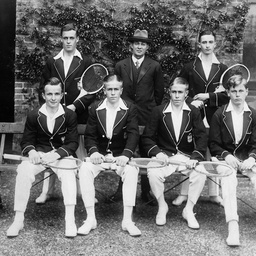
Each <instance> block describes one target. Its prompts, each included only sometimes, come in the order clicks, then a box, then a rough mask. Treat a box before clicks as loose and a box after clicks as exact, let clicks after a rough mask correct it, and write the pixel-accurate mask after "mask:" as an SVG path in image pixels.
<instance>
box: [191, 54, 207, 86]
mask: <svg viewBox="0 0 256 256" xmlns="http://www.w3.org/2000/svg"><path fill="white" fill-rule="evenodd" d="M193 66H194V68H193V69H194V72H195V73H196V74H197V75H198V76H199V77H200V79H202V80H203V82H204V83H205V84H206V83H207V80H206V77H205V74H204V69H203V65H202V62H201V60H200V59H199V58H198V57H197V58H196V59H195V61H194V64H193Z"/></svg>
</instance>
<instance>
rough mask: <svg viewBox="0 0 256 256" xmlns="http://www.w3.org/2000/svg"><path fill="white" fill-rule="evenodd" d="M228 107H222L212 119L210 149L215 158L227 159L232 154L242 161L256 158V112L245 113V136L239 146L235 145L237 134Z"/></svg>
mask: <svg viewBox="0 0 256 256" xmlns="http://www.w3.org/2000/svg"><path fill="white" fill-rule="evenodd" d="M227 106H228V105H225V106H222V107H221V108H220V109H218V110H217V111H216V113H215V114H214V115H213V117H212V122H211V127H210V136H209V148H210V151H211V154H212V155H213V156H218V157H220V158H223V159H224V158H225V157H226V156H227V155H228V154H232V155H234V156H235V157H237V158H238V159H240V160H242V161H243V160H245V159H247V158H248V157H250V156H252V157H254V158H256V111H255V110H254V109H252V108H251V107H249V108H250V110H251V112H249V111H248V112H247V111H245V112H244V116H243V118H244V123H243V135H242V138H241V140H240V142H239V144H238V145H236V144H235V134H234V128H233V122H232V116H231V112H230V111H228V112H226V109H227Z"/></svg>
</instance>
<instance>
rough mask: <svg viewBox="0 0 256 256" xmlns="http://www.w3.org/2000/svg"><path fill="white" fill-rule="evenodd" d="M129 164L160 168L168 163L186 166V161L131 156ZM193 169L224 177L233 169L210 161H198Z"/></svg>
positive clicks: (208, 174)
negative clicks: (166, 160)
mask: <svg viewBox="0 0 256 256" xmlns="http://www.w3.org/2000/svg"><path fill="white" fill-rule="evenodd" d="M129 164H130V165H133V166H136V167H140V168H160V167H164V166H166V165H169V164H173V165H177V166H186V162H183V161H177V160H172V159H169V160H168V162H165V161H162V160H159V159H155V158H133V159H131V160H130V162H129ZM184 170H185V169H184V168H181V169H179V168H178V170H177V171H178V172H182V171H184ZM193 170H195V171H196V172H199V173H201V174H205V175H206V176H207V177H226V176H229V175H231V174H232V173H233V172H234V171H235V170H234V169H233V168H232V167H231V166H229V165H227V164H226V163H223V162H212V161H201V162H198V163H197V164H196V166H195V168H194V169H193Z"/></svg>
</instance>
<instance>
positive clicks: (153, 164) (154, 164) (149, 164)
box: [129, 157, 166, 168]
mask: <svg viewBox="0 0 256 256" xmlns="http://www.w3.org/2000/svg"><path fill="white" fill-rule="evenodd" d="M129 165H131V166H135V167H139V168H161V167H164V166H166V162H165V161H163V160H160V159H156V158H142V157H138V158H132V159H131V160H130V161H129Z"/></svg>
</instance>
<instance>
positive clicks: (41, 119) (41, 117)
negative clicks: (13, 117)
mask: <svg viewBox="0 0 256 256" xmlns="http://www.w3.org/2000/svg"><path fill="white" fill-rule="evenodd" d="M37 121H38V124H39V125H40V127H41V129H42V130H43V131H44V133H46V134H48V135H49V136H52V134H51V133H50V131H49V130H48V127H47V121H46V116H45V115H44V114H42V113H40V112H38V117H37Z"/></svg>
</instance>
